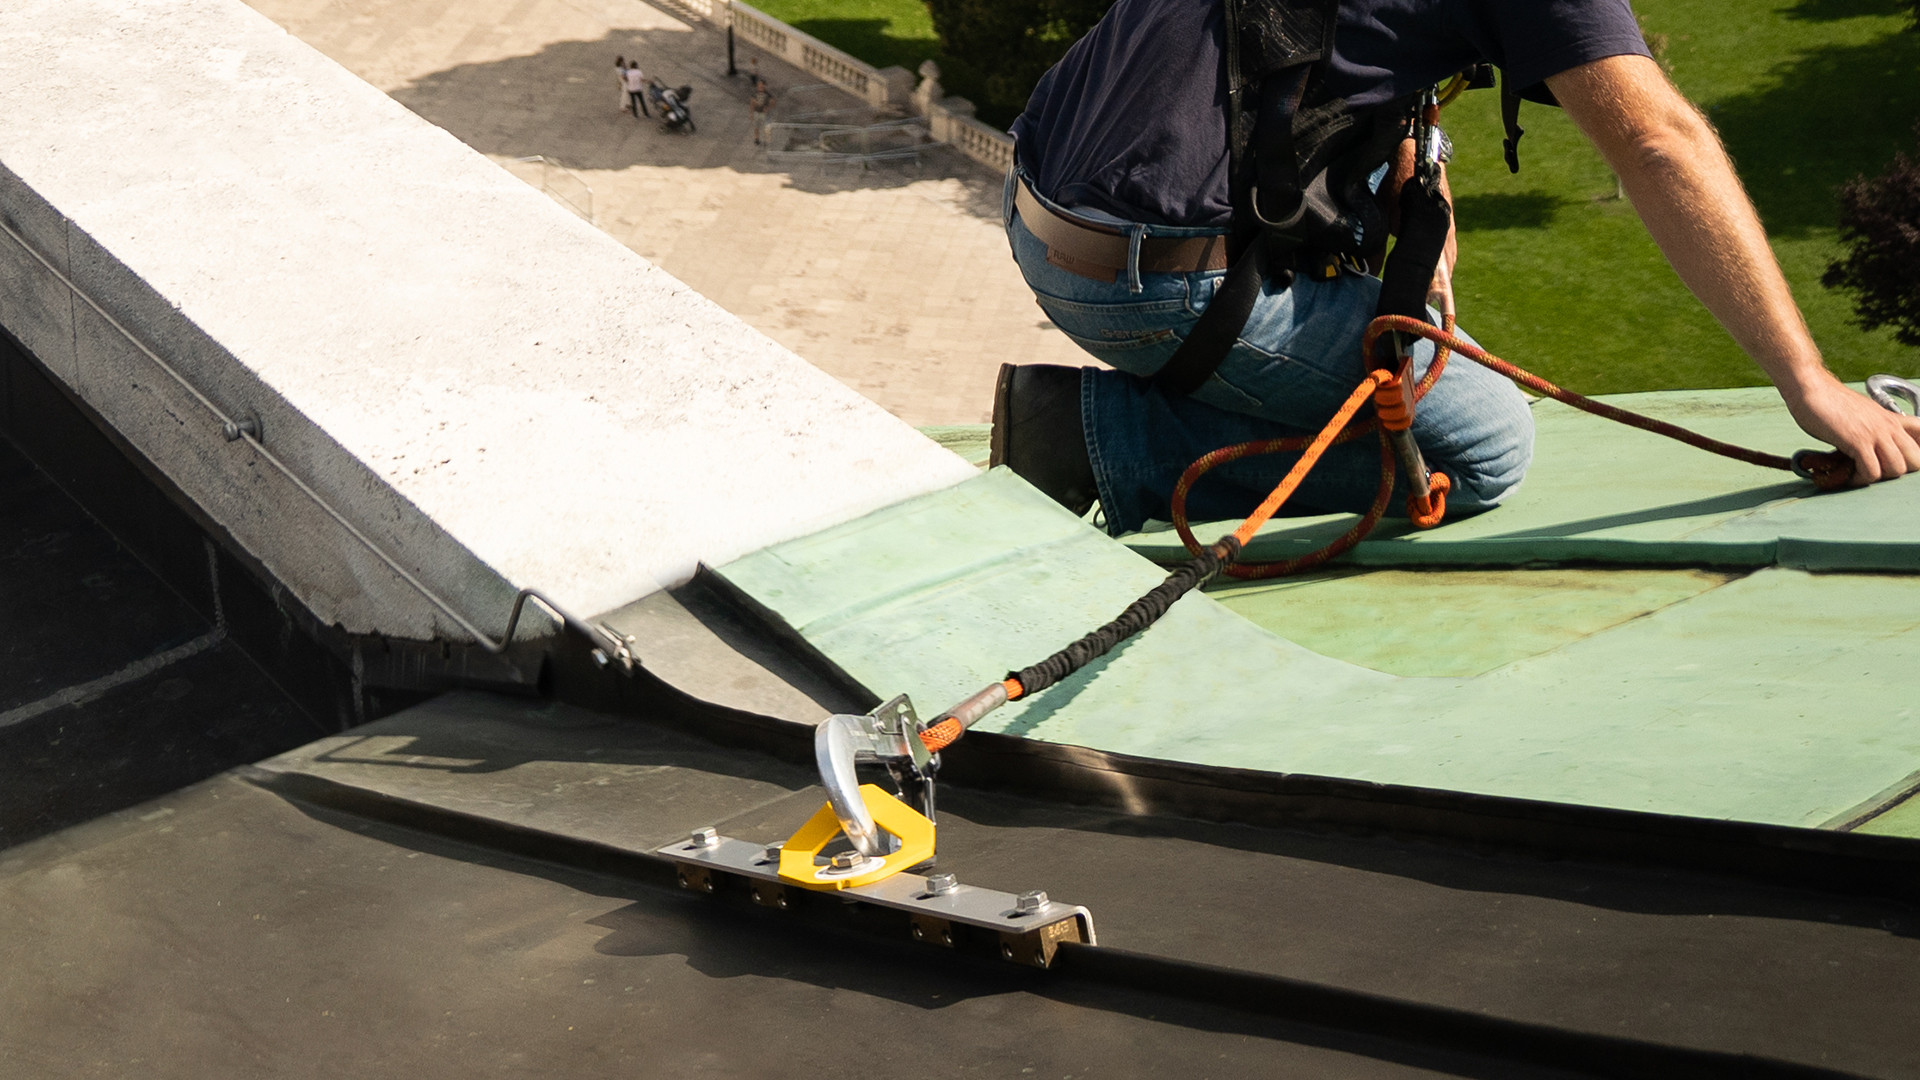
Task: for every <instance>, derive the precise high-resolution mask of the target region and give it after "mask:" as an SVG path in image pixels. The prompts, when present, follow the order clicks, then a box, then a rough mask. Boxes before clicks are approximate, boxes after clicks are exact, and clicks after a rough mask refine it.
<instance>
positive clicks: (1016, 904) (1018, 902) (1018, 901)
mask: <svg viewBox="0 0 1920 1080" xmlns="http://www.w3.org/2000/svg"><path fill="white" fill-rule="evenodd" d="M1046 906H1047V894H1046V893H1044V892H1041V891H1040V890H1038V889H1035V890H1034V891H1032V892H1028V893H1021V894H1020V895H1019V896H1018V897H1016V898H1015V899H1014V901H1013V910H1014V911H1016V912H1018V913H1020V914H1022V915H1032V914H1034V913H1036V912H1038V911H1039V910H1040V909H1041V908H1043V907H1046Z"/></svg>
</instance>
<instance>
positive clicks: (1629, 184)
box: [1547, 56, 1920, 485]
mask: <svg viewBox="0 0 1920 1080" xmlns="http://www.w3.org/2000/svg"><path fill="white" fill-rule="evenodd" d="M1547 86H1548V87H1549V88H1550V89H1552V91H1553V94H1554V96H1555V97H1556V98H1558V99H1559V101H1560V104H1561V106H1562V107H1563V108H1565V109H1566V111H1567V115H1568V116H1570V117H1572V118H1573V122H1574V123H1575V124H1578V125H1579V126H1580V130H1581V132H1583V133H1584V134H1585V135H1586V136H1587V138H1588V139H1590V140H1591V141H1592V142H1593V145H1594V146H1595V148H1597V149H1598V150H1599V151H1600V155H1601V156H1602V157H1604V158H1605V159H1606V160H1607V164H1608V165H1610V166H1612V167H1613V171H1614V172H1615V173H1616V174H1618V175H1619V177H1620V183H1621V186H1623V187H1624V188H1625V189H1626V192H1627V196H1628V197H1629V198H1631V199H1632V200H1633V207H1634V209H1635V210H1636V211H1638V212H1639V214H1640V218H1641V220H1642V221H1644V222H1646V225H1647V231H1648V232H1650V233H1652V234H1653V239H1654V242H1655V243H1657V244H1659V245H1660V250H1661V251H1662V252H1664V253H1665V254H1666V256H1667V261H1668V262H1670V263H1672V264H1673V268H1674V270H1675V271H1677V272H1678V273H1679V275H1680V280H1682V281H1684V282H1686V284H1687V288H1689V289H1691V290H1693V294H1694V295H1695V296H1697V297H1699V299H1700V302H1701V303H1702V304H1704V305H1706V308H1707V310H1708V311H1711V312H1712V313H1713V316H1714V318H1716V319H1718V320H1720V325H1722V326H1724V327H1726V329H1727V332H1728V333H1730V334H1732V335H1733V339H1734V340H1735V341H1736V342H1738V343H1739V345H1740V347H1741V348H1742V349H1744V350H1746V353H1747V355H1748V356H1750V357H1752V358H1753V361H1754V363H1756V364H1758V365H1760V368H1761V370H1762V371H1765V372H1766V373H1767V377H1768V378H1770V379H1772V380H1773V385H1774V386H1775V387H1777V388H1778V389H1779V391H1780V396H1781V397H1782V398H1783V399H1784V400H1785V401H1786V403H1787V409H1788V411H1789V412H1791V413H1792V414H1793V418H1794V420H1795V421H1797V422H1798V423H1799V424H1800V427H1801V428H1802V429H1803V430H1805V431H1806V433H1807V434H1809V435H1811V436H1813V437H1814V438H1816V439H1819V440H1821V441H1822V442H1826V443H1830V444H1831V445H1833V446H1834V447H1835V448H1836V449H1838V450H1840V451H1841V452H1843V453H1845V454H1846V455H1847V456H1848V457H1851V458H1852V459H1853V461H1854V466H1855V468H1854V476H1853V482H1854V483H1855V484H1856V485H1863V484H1870V483H1872V482H1874V481H1875V480H1885V479H1891V478H1893V477H1896V476H1902V475H1905V474H1906V473H1907V472H1908V471H1909V470H1920V420H1915V419H1914V418H1912V417H1907V416H1901V415H1896V414H1894V413H1890V412H1887V411H1886V410H1884V409H1882V408H1880V407H1879V406H1877V405H1875V404H1874V403H1873V402H1872V401H1871V400H1869V399H1868V398H1866V397H1864V396H1862V395H1860V394H1856V393H1854V392H1853V391H1851V390H1848V389H1847V388H1846V387H1845V386H1843V385H1841V383H1840V382H1839V380H1837V379H1835V378H1834V376H1833V374H1832V373H1831V372H1829V371H1828V370H1827V368H1826V364H1825V363H1824V362H1823V361H1822V360H1821V358H1820V350H1819V348H1818V346H1816V345H1815V344H1814V343H1813V337H1812V335H1811V334H1809V333H1808V332H1807V325H1806V322H1805V321H1804V320H1803V319H1802V318H1801V317H1800V309H1799V307H1798V306H1797V305H1796V304H1795V303H1794V300H1793V293H1792V292H1791V291H1789V290H1788V288H1787V281H1786V278H1785V277H1784V276H1782V275H1781V273H1780V266H1779V264H1778V263H1777V262H1776V261H1775V260H1774V257H1773V249H1772V248H1770V247H1769V246H1768V245H1767V235H1766V232H1765V230H1763V229H1762V228H1761V226H1760V218H1759V215H1758V214H1756V213H1755V212H1754V209H1753V203H1752V202H1751V201H1749V200H1748V198H1747V193H1746V189H1744V188H1743V187H1741V186H1740V179H1739V177H1738V176H1736V175H1735V174H1734V171H1733V163H1732V162H1731V161H1729V160H1728V159H1727V152H1726V150H1725V149H1724V148H1723V147H1722V146H1721V145H1720V139H1719V136H1718V135H1716V134H1715V133H1714V130H1713V127H1712V125H1710V124H1708V123H1707V120H1706V117H1704V116H1702V115H1701V114H1700V111H1699V110H1698V109H1696V108H1694V106H1693V103H1692V102H1689V101H1688V100H1687V99H1686V98H1685V97H1684V96H1682V95H1681V93H1680V91H1679V90H1677V89H1675V88H1674V86H1673V84H1672V83H1671V82H1669V81H1668V79H1667V76H1666V73H1665V72H1663V71H1661V70H1660V67H1659V65H1657V64H1655V63H1654V62H1653V61H1652V60H1649V59H1647V58H1646V57H1644V56H1613V57H1608V58H1607V59H1604V60H1596V61H1594V62H1592V63H1590V64H1583V65H1581V66H1579V67H1576V68H1573V69H1571V70H1569V71H1564V72H1561V73H1560V74H1558V75H1555V76H1553V77H1552V78H1550V79H1548V80H1547Z"/></svg>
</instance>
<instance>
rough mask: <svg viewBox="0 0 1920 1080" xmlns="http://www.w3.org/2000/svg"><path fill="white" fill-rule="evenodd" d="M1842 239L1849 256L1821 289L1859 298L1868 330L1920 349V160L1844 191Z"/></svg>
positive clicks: (1899, 161)
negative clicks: (1887, 330)
mask: <svg viewBox="0 0 1920 1080" xmlns="http://www.w3.org/2000/svg"><path fill="white" fill-rule="evenodd" d="M1914 131H1915V134H1916V135H1920V126H1916V127H1915V129H1914ZM1840 239H1841V241H1842V242H1843V243H1845V244H1846V245H1847V248H1848V251H1847V255H1846V257H1845V258H1843V259H1841V260H1840V261H1838V262H1836V263H1834V264H1833V265H1831V266H1829V267H1827V272H1826V273H1825V274H1824V275H1822V276H1821V278H1820V283H1821V284H1822V285H1825V286H1826V287H1827V288H1829V289H1846V290H1848V291H1850V292H1853V293H1854V294H1855V297H1854V312H1855V314H1856V316H1857V319H1856V321H1858V322H1859V324H1860V325H1861V326H1862V327H1864V328H1865V329H1868V330H1876V329H1878V328H1880V327H1882V326H1890V327H1893V331H1894V333H1893V336H1894V338H1895V339H1896V340H1898V341H1899V342H1900V343H1901V344H1904V345H1914V346H1920V157H1909V156H1907V155H1906V154H1895V155H1894V158H1893V164H1892V165H1889V166H1888V167H1887V170H1886V171H1885V172H1883V173H1881V174H1880V175H1879V176H1876V177H1873V178H1871V179H1869V178H1867V177H1865V176H1857V177H1855V178H1853V179H1852V180H1850V181H1848V182H1847V183H1846V184H1845V185H1844V186H1843V187H1841V189H1840Z"/></svg>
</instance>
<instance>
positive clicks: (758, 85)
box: [747, 75, 776, 146]
mask: <svg viewBox="0 0 1920 1080" xmlns="http://www.w3.org/2000/svg"><path fill="white" fill-rule="evenodd" d="M775 100H776V99H775V98H774V96H773V91H771V90H769V89H767V80H765V79H763V78H761V77H760V76H758V75H755V76H754V77H753V96H752V97H749V98H748V99H747V115H748V118H749V119H751V120H752V121H753V145H755V146H759V145H760V143H761V140H762V138H763V137H764V136H765V135H766V132H767V113H768V111H769V110H771V109H772V108H773V104H774V101H775Z"/></svg>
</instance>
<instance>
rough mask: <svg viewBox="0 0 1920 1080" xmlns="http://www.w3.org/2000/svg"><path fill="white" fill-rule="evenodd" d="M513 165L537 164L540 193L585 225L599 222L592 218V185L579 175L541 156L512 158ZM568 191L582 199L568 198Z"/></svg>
mask: <svg viewBox="0 0 1920 1080" xmlns="http://www.w3.org/2000/svg"><path fill="white" fill-rule="evenodd" d="M513 163H514V164H515V165H531V164H536V163H537V164H538V165H539V166H540V183H539V185H538V186H539V188H540V190H541V191H544V192H546V193H547V196H548V197H549V198H551V199H552V200H553V201H554V202H557V203H559V204H560V205H562V206H564V207H566V208H567V209H569V210H571V211H573V212H574V213H576V214H578V215H580V216H581V217H582V218H585V219H586V221H587V224H589V225H598V224H599V221H598V220H596V219H595V218H594V216H593V185H591V184H589V183H587V181H586V179H585V178H584V177H582V176H581V175H580V174H579V173H577V172H574V171H573V170H572V169H569V168H567V167H566V166H565V165H562V164H560V163H559V162H557V161H554V160H553V159H552V158H549V157H546V156H544V155H542V154H534V155H532V156H531V157H518V158H514V159H513ZM556 174H557V175H558V176H559V177H560V178H561V179H562V184H561V186H560V187H555V186H554V178H555V175H556ZM569 190H571V191H574V192H576V193H578V194H579V195H581V196H583V197H582V198H574V197H572V196H569V195H568V194H567V191H569Z"/></svg>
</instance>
